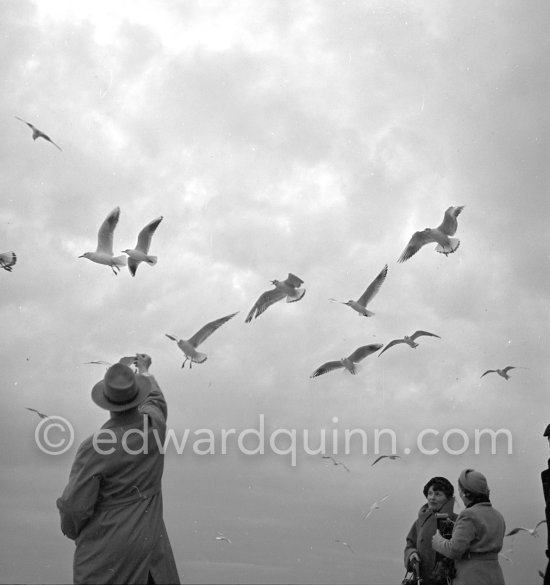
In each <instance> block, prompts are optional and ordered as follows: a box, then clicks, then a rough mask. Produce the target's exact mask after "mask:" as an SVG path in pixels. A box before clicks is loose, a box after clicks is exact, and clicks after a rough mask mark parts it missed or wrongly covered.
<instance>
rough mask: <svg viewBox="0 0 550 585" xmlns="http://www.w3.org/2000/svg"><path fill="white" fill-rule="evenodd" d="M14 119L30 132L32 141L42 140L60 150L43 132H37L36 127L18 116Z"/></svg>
mask: <svg viewBox="0 0 550 585" xmlns="http://www.w3.org/2000/svg"><path fill="white" fill-rule="evenodd" d="M15 118H17V119H18V120H21V122H23V123H24V124H26V125H27V126H28V127H29V128H30V129H31V130H32V139H33V140H36V139H37V138H43V139H44V140H47V141H48V142H51V143H52V144H53V145H54V146H55V147H56V148H59V150H61V147H60V146H58V145H57V144H56V143H55V142H54V141H53V140H52V139H51V138H50V137H49V136H48V135H47V134H44V132H42V130H39V129H38V128H36V126H33V125H32V124H31V123H30V122H27V121H26V120H23V118H20V117H19V116H15Z"/></svg>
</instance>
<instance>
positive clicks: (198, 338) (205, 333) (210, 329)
mask: <svg viewBox="0 0 550 585" xmlns="http://www.w3.org/2000/svg"><path fill="white" fill-rule="evenodd" d="M237 313H238V311H237ZM237 313H231V315H226V316H225V317H220V318H219V319H216V320H215V321H211V322H210V323H207V324H206V325H205V326H204V327H202V328H201V329H199V330H198V331H197V332H196V333H195V335H193V337H191V338H190V339H189V340H188V341H189V343H190V344H191V345H192V346H193V347H197V346H199V345H200V344H201V343H202V342H203V341H204V340H205V339H207V338H208V337H210V336H211V335H212V333H214V331H216V329H217V328H218V327H221V326H222V325H223V324H224V323H227V321H229V319H232V318H233V317H234V316H235V315H236V314H237Z"/></svg>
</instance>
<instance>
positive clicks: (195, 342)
mask: <svg viewBox="0 0 550 585" xmlns="http://www.w3.org/2000/svg"><path fill="white" fill-rule="evenodd" d="M237 313H238V311H237ZM237 313H231V315H227V316H226V317H220V318H219V319H216V320H215V321H211V322H210V323H207V324H206V325H205V326H204V327H202V328H201V329H199V330H198V331H197V332H196V333H195V335H193V337H190V338H189V339H180V340H179V341H178V339H177V338H176V337H174V336H173V335H168V333H165V335H166V337H168V339H172V340H173V341H175V342H176V343H177V344H178V347H179V348H180V349H181V351H183V353H184V354H185V360H183V364H181V367H182V368H183V366H185V362H186V361H187V360H189V368H191V367H192V365H193V362H195V363H197V364H202V363H203V362H205V361H206V358H207V356H206V354H204V353H200V352H199V351H197V347H198V346H199V345H200V344H201V343H202V342H203V341H204V340H205V339H207V338H208V337H210V336H211V335H212V333H214V331H216V329H217V328H218V327H221V326H222V325H223V324H224V323H226V322H227V321H229V319H232V318H233V317H234V316H235V315H236V314H237Z"/></svg>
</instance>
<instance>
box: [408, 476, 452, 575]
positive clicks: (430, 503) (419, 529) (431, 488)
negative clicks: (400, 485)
mask: <svg viewBox="0 0 550 585" xmlns="http://www.w3.org/2000/svg"><path fill="white" fill-rule="evenodd" d="M422 492H423V494H424V497H425V498H426V500H427V502H426V503H425V504H424V505H423V506H422V507H421V508H420V510H419V512H418V518H417V519H416V520H415V522H414V524H413V525H412V527H411V529H410V530H409V533H408V534H407V544H406V547H405V568H407V569H408V570H412V567H413V563H414V562H415V561H417V562H419V564H420V575H419V576H420V578H421V579H423V581H422V583H424V584H426V585H439V584H440V583H443V584H445V583H446V579H445V576H444V575H443V574H442V573H443V572H444V571H443V570H442V569H444V567H442V566H441V565H442V563H439V564H438V563H437V560H438V559H437V558H436V553H435V551H434V550H433V548H432V536H433V535H434V534H435V533H436V530H437V520H436V517H435V515H436V514H437V513H443V514H448V515H449V519H450V520H453V521H454V520H455V518H456V517H457V515H456V514H455V513H454V512H453V507H454V503H455V500H454V497H453V495H454V487H453V485H452V484H451V482H450V481H449V480H448V479H447V478H445V477H432V479H430V480H429V481H428V483H427V484H426V485H425V486H424V489H423V490H422ZM445 560H446V559H445Z"/></svg>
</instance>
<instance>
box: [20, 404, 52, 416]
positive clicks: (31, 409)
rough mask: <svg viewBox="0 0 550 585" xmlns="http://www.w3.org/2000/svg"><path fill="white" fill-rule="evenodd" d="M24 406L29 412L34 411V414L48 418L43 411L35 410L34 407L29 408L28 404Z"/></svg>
mask: <svg viewBox="0 0 550 585" xmlns="http://www.w3.org/2000/svg"><path fill="white" fill-rule="evenodd" d="M25 408H26V409H27V410H30V411H31V412H36V414H37V415H38V416H39V417H40V418H50V417H49V415H47V414H44V413H43V412H40V411H39V410H36V408H29V407H28V406H25Z"/></svg>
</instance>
